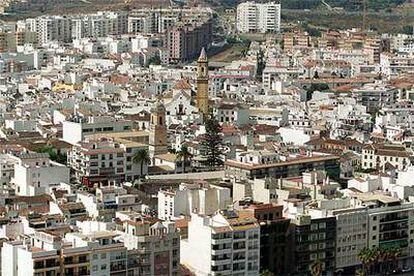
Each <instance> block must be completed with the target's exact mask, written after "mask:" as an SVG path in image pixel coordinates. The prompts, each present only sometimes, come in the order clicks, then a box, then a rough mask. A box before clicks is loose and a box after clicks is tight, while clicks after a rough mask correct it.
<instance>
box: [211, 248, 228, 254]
mask: <svg viewBox="0 0 414 276" xmlns="http://www.w3.org/2000/svg"><path fill="white" fill-rule="evenodd" d="M230 253H231V248H224V249H212V250H211V255H224V254H230Z"/></svg>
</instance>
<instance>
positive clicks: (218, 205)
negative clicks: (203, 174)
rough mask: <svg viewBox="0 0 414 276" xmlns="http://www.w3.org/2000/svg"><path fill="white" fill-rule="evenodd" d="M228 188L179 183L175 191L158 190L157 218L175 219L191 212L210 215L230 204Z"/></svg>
mask: <svg viewBox="0 0 414 276" xmlns="http://www.w3.org/2000/svg"><path fill="white" fill-rule="evenodd" d="M231 202H232V201H231V197H230V189H228V188H223V187H219V186H210V185H208V184H206V185H202V184H201V185H187V184H181V185H180V187H179V189H178V190H176V191H172V190H161V191H159V192H158V218H160V219H163V220H166V219H177V218H179V217H180V216H190V215H191V212H193V211H196V212H197V213H199V214H203V215H211V214H213V213H214V212H215V211H217V210H220V209H224V208H225V207H227V205H229V204H231Z"/></svg>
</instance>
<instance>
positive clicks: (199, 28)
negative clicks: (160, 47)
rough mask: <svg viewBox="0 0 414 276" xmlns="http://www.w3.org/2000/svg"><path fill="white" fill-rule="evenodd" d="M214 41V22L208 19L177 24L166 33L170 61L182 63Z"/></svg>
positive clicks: (192, 57) (194, 56)
mask: <svg viewBox="0 0 414 276" xmlns="http://www.w3.org/2000/svg"><path fill="white" fill-rule="evenodd" d="M211 41H212V22H211V20H208V21H207V22H204V23H198V24H196V25H184V26H183V25H175V26H174V27H172V28H169V29H168V30H167V33H166V44H165V46H166V47H167V49H168V51H169V57H170V62H172V63H180V62H186V61H190V60H192V59H194V58H196V57H197V55H198V54H199V53H200V51H201V49H202V48H208V47H209V46H210V44H211Z"/></svg>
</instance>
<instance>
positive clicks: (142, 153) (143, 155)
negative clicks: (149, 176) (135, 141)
mask: <svg viewBox="0 0 414 276" xmlns="http://www.w3.org/2000/svg"><path fill="white" fill-rule="evenodd" d="M150 161H151V159H150V157H149V154H148V150H147V149H139V150H138V151H137V152H136V153H135V154H134V157H132V162H134V163H135V164H140V165H141V176H144V173H143V171H144V163H147V164H148V163H149V162H150Z"/></svg>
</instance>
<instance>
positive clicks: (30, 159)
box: [12, 153, 69, 196]
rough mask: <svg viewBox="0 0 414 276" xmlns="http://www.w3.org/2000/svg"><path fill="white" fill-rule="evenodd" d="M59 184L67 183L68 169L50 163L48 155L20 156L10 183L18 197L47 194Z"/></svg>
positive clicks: (52, 162)
mask: <svg viewBox="0 0 414 276" xmlns="http://www.w3.org/2000/svg"><path fill="white" fill-rule="evenodd" d="M61 182H63V183H69V168H68V167H66V166H65V165H62V164H60V163H56V162H54V161H51V160H50V159H49V155H48V154H43V153H29V154H22V155H20V156H19V161H18V163H17V164H15V165H14V178H13V179H12V183H13V184H14V185H15V187H16V194H18V195H22V196H35V195H41V194H44V193H48V192H49V189H50V188H51V187H53V186H57V185H59V184H60V183H61Z"/></svg>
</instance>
